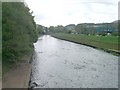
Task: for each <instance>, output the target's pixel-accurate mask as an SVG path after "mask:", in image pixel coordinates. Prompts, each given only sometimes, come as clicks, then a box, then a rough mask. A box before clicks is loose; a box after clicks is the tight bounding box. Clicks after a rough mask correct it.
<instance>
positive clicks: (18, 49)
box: [2, 2, 38, 72]
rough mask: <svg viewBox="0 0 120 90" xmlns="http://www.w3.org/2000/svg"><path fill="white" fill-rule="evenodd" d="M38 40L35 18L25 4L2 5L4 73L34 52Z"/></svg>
mask: <svg viewBox="0 0 120 90" xmlns="http://www.w3.org/2000/svg"><path fill="white" fill-rule="evenodd" d="M37 38H38V35H37V29H36V23H35V22H34V16H32V13H30V9H29V8H28V7H27V6H26V5H25V4H24V3H23V2H9V3H8V2H3V3H2V61H3V72H5V71H7V70H8V69H9V68H10V67H11V66H12V64H14V63H15V62H17V61H18V60H21V58H23V57H24V56H25V55H30V54H32V52H33V43H34V42H36V40H37Z"/></svg>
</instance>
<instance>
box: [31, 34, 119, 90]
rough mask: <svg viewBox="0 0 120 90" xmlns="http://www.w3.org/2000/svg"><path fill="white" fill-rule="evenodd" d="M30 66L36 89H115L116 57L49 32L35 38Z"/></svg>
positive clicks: (116, 75)
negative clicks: (53, 35)
mask: <svg viewBox="0 0 120 90" xmlns="http://www.w3.org/2000/svg"><path fill="white" fill-rule="evenodd" d="M34 46H35V60H34V61H33V68H32V79H31V80H32V82H35V83H36V84H37V85H36V86H37V88H87V87H88V88H100V87H101V88H117V87H118V57H117V56H114V55H111V54H108V53H105V52H103V51H99V50H96V49H93V48H91V47H87V46H84V45H80V44H75V43H72V42H68V41H63V40H59V39H56V38H53V37H51V36H49V35H45V36H42V37H40V38H39V39H38V42H37V43H35V44H34Z"/></svg>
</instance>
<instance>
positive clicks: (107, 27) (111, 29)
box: [48, 22, 119, 36]
mask: <svg viewBox="0 0 120 90" xmlns="http://www.w3.org/2000/svg"><path fill="white" fill-rule="evenodd" d="M48 30H49V33H72V34H86V35H103V36H104V35H107V34H109V35H116V36H117V35H119V30H118V22H112V23H99V24H94V23H81V24H77V25H75V24H69V25H67V26H62V25H58V26H55V27H54V26H50V27H49V28H48Z"/></svg>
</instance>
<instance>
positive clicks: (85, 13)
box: [25, 0, 119, 26]
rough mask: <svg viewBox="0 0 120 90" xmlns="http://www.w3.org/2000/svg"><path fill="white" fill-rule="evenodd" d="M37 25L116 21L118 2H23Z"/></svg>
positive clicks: (51, 0)
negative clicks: (31, 12) (30, 11)
mask: <svg viewBox="0 0 120 90" xmlns="http://www.w3.org/2000/svg"><path fill="white" fill-rule="evenodd" d="M25 2H26V3H27V5H28V7H29V8H30V9H31V10H32V11H33V12H34V13H33V15H34V16H35V21H36V23H37V24H40V25H44V26H57V25H63V26H65V25H68V24H78V23H103V22H112V21H115V20H117V19H118V2H119V0H25Z"/></svg>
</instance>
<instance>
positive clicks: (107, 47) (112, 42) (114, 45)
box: [52, 33, 120, 56]
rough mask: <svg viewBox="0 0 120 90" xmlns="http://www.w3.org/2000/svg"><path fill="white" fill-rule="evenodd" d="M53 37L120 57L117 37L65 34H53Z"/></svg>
mask: <svg viewBox="0 0 120 90" xmlns="http://www.w3.org/2000/svg"><path fill="white" fill-rule="evenodd" d="M52 36H53V37H56V38H59V39H63V40H67V41H72V42H75V43H79V44H83V45H87V46H90V47H93V48H97V49H102V50H104V51H106V52H109V53H112V54H114V55H118V56H119V55H120V51H119V48H118V46H119V45H120V44H119V43H118V40H119V39H118V38H119V37H117V36H95V35H78V34H65V33H55V34H52Z"/></svg>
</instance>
